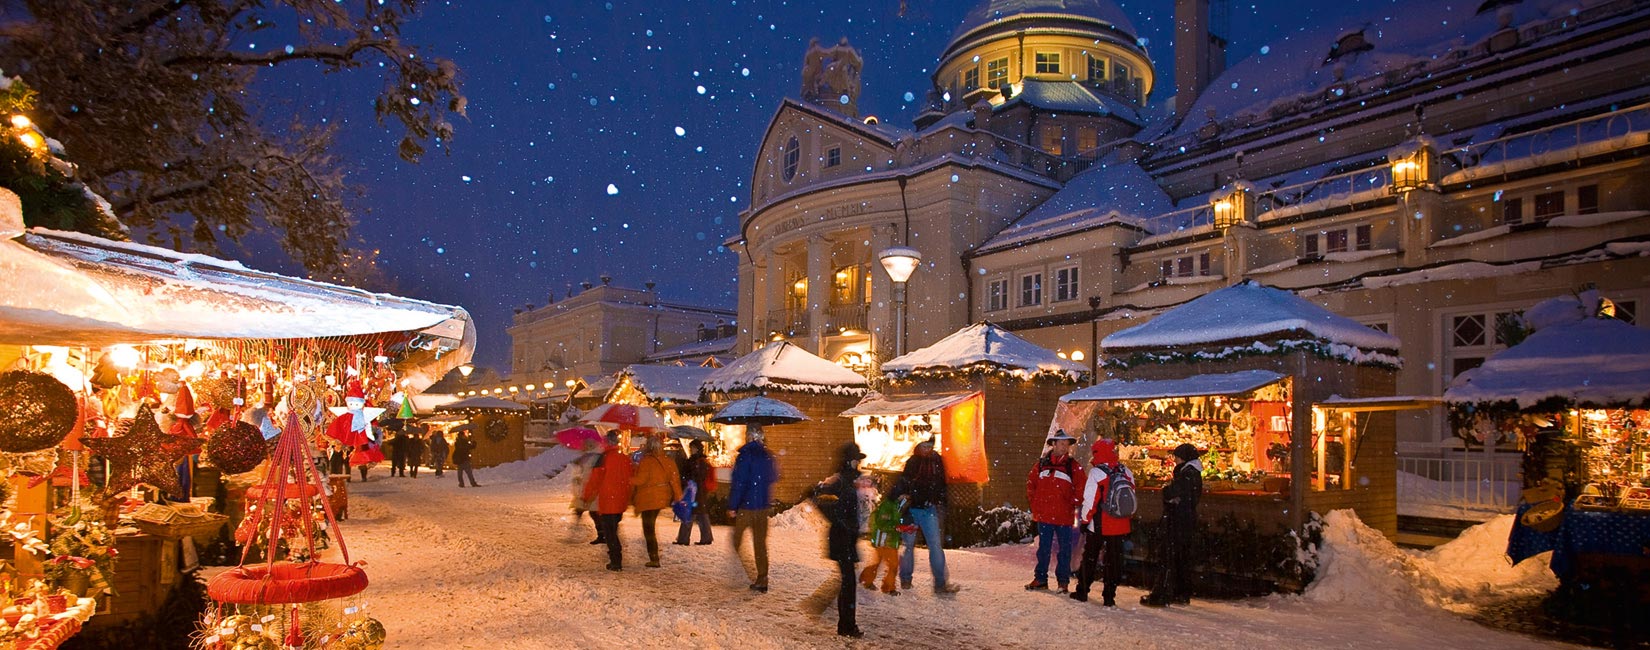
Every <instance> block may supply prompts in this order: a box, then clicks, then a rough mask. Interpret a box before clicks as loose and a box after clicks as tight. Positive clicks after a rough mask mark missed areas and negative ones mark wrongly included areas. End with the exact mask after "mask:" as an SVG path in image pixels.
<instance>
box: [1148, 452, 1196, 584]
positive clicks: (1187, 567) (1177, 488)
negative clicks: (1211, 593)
mask: <svg viewBox="0 0 1650 650" xmlns="http://www.w3.org/2000/svg"><path fill="white" fill-rule="evenodd" d="M1202 455H1203V452H1201V451H1198V449H1197V447H1193V446H1192V445H1191V443H1181V445H1180V446H1179V447H1175V448H1174V457H1175V460H1176V463H1175V467H1174V478H1173V479H1171V480H1170V481H1169V484H1168V485H1166V486H1164V487H1163V528H1164V535H1163V567H1162V571H1160V572H1159V573H1158V577H1157V584H1156V585H1155V586H1154V587H1153V588H1152V592H1151V593H1149V594H1146V595H1145V596H1143V597H1141V598H1140V604H1142V605H1145V606H1147V607H1163V606H1165V605H1171V604H1172V605H1185V604H1189V603H1191V601H1192V588H1191V568H1192V560H1193V558H1192V556H1191V551H1192V542H1193V539H1192V536H1193V534H1194V533H1195V531H1196V529H1197V502H1198V499H1199V498H1201V497H1202V496H1203V462H1202V461H1200V460H1198V457H1200V456H1202Z"/></svg>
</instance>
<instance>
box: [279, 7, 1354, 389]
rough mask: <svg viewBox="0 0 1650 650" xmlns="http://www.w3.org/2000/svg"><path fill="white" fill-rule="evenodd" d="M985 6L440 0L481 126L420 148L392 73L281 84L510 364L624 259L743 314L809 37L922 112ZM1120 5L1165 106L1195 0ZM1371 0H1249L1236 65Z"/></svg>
mask: <svg viewBox="0 0 1650 650" xmlns="http://www.w3.org/2000/svg"><path fill="white" fill-rule="evenodd" d="M972 4H973V3H972V2H941V1H939V0H909V6H908V8H907V9H906V11H905V15H904V16H900V15H899V13H900V9H901V7H900V5H901V3H900V2H899V0H843V1H840V2H816V1H813V0H808V1H802V2H771V1H750V0H738V1H734V0H720V1H715V2H713V1H699V0H686V1H678V0H668V1H661V0H614V1H612V2H605V1H579V2H519V1H512V0H490V1H477V0H464V1H463V2H450V3H446V4H432V5H430V6H428V7H427V8H425V10H424V13H423V15H422V16H420V17H419V18H417V19H416V20H414V21H413V22H412V23H411V24H410V25H409V26H408V28H407V30H406V38H407V40H408V41H409V42H412V43H416V44H418V45H419V46H421V47H422V48H423V51H424V52H425V53H427V54H429V55H432V56H441V57H447V58H451V59H453V60H455V61H456V62H457V63H458V64H459V66H460V67H461V68H462V70H463V75H462V77H463V81H464V91H465V94H466V95H467V96H468V97H469V120H468V121H467V122H465V121H459V122H458V123H457V127H458V133H457V135H456V137H455V139H454V142H452V143H451V144H452V146H451V150H450V152H445V151H440V150H434V149H432V151H431V152H430V153H429V154H427V155H426V157H425V159H424V161H423V162H422V163H419V164H409V163H405V162H402V161H401V160H399V159H398V158H396V156H395V146H394V144H395V140H396V138H398V137H399V133H398V132H393V131H390V130H386V129H382V128H378V127H377V126H376V125H375V124H373V116H372V108H371V101H372V97H373V95H374V94H375V93H376V91H377V89H378V86H379V82H378V80H377V79H375V78H372V77H370V76H369V75H370V73H368V72H367V71H356V72H352V73H345V74H339V75H330V76H321V75H318V74H314V73H313V71H310V72H308V73H306V74H302V75H299V74H292V75H291V76H288V73H286V72H283V73H282V74H281V76H280V77H270V79H272V80H274V81H272V83H279V84H280V90H279V93H280V94H281V95H282V96H284V97H289V98H290V101H291V102H292V104H291V107H292V108H293V110H294V111H295V112H298V113H300V114H302V115H306V116H308V117H310V118H311V119H316V120H319V119H327V120H331V121H340V120H341V121H344V122H345V123H346V124H347V125H348V127H349V128H346V129H345V130H344V131H345V133H344V134H343V137H342V141H341V145H342V148H341V149H342V150H341V151H340V153H342V154H343V155H344V156H345V157H346V158H347V159H348V162H349V164H350V168H351V174H350V180H351V181H352V182H354V183H356V184H359V185H361V186H362V187H363V188H364V190H365V193H364V195H363V196H361V197H359V198H357V199H355V200H354V205H355V208H356V211H357V215H358V218H359V220H360V226H359V229H358V235H359V236H360V237H361V238H362V239H364V240H365V242H366V243H367V245H368V246H369V247H372V248H378V249H380V250H381V251H382V252H381V258H380V263H381V265H382V266H383V268H384V271H385V272H386V273H387V274H388V275H389V277H390V280H391V281H392V282H393V284H394V287H393V290H394V291H395V292H397V293H399V294H401V295H406V296H411V297H417V298H422V299H426V300H432V301H436V302H441V303H447V304H456V305H461V306H463V307H464V308H466V309H468V310H469V311H470V313H471V314H472V315H473V316H474V317H475V319H476V321H477V325H478V327H479V330H480V337H481V340H480V346H479V349H478V352H477V363H478V364H480V365H489V366H492V367H495V368H497V369H498V370H499V371H500V372H501V373H504V372H508V360H509V338H508V337H507V336H506V334H505V332H504V328H505V327H506V326H507V325H508V324H509V320H510V316H511V313H512V310H513V309H514V308H519V307H521V306H523V305H525V304H526V303H533V304H535V305H543V304H545V297H546V295H547V293H548V292H552V291H553V292H554V293H555V295H556V296H557V298H558V299H559V298H562V297H565V296H566V295H567V290H568V288H569V287H570V286H576V285H577V284H578V283H579V282H580V281H590V282H597V281H598V280H597V277H598V276H600V275H602V274H603V273H606V274H610V275H612V276H613V277H614V282H615V284H620V285H625V286H631V287H638V288H639V287H641V286H642V284H643V283H644V282H647V281H650V280H651V281H656V282H658V283H659V289H660V292H661V294H662V296H663V298H664V299H665V300H667V301H677V302H686V303H696V304H704V305H714V306H723V307H728V308H732V307H733V306H734V305H735V304H736V302H737V298H736V293H735V291H736V286H735V285H736V280H735V265H736V261H737V260H736V258H735V256H734V255H733V254H732V253H731V252H725V251H722V250H719V243H720V242H721V241H722V240H723V239H724V238H725V237H726V236H727V235H728V234H730V233H732V232H735V231H736V230H737V227H738V213H739V212H740V211H741V210H744V209H745V208H747V207H748V204H749V191H748V188H747V184H748V182H749V175H750V172H751V165H752V161H753V156H754V154H755V149H756V147H757V146H758V144H759V139H760V138H761V136H762V133H763V130H764V129H765V128H766V126H767V123H768V121H769V120H770V119H771V118H772V117H773V114H774V111H775V110H776V108H777V106H778V104H779V102H780V100H781V99H782V98H784V97H787V96H795V95H796V93H797V88H798V86H799V84H800V78H801V75H800V70H801V62H802V55H803V52H804V51H805V49H806V47H807V43H808V40H809V38H810V37H816V36H817V37H819V38H820V40H821V42H822V43H823V44H825V45H830V44H832V43H835V42H836V40H837V39H838V38H840V37H842V36H847V37H848V39H849V41H850V42H851V43H852V44H853V45H854V46H855V47H857V48H858V49H859V50H860V53H861V55H862V56H863V57H864V59H865V65H866V70H865V72H864V75H863V83H864V90H863V92H862V94H861V99H860V107H861V113H862V114H869V115H877V116H878V117H880V118H882V119H883V121H884V122H886V123H892V124H897V125H900V126H904V127H909V126H910V120H911V118H912V117H914V116H915V114H916V111H917V110H918V108H919V106H918V103H920V102H921V101H922V100H923V97H924V94H925V93H926V91H927V89H928V87H929V83H930V82H929V74H930V73H931V70H932V65H933V64H934V63H935V57H937V56H938V55H939V53H940V51H941V49H942V48H943V47H944V46H945V44H946V42H947V41H948V40H949V39H950V36H951V34H952V31H953V30H954V29H955V28H956V26H957V25H958V24H959V23H960V22H961V21H962V18H963V15H964V14H965V13H966V12H967V10H968V8H969V7H970V6H971V5H972ZM1119 4H1120V5H1121V6H1122V7H1123V9H1124V10H1125V11H1127V12H1128V13H1129V15H1131V16H1132V17H1133V20H1134V23H1135V26H1136V28H1137V29H1138V30H1139V31H1140V34H1139V35H1140V36H1141V37H1142V38H1144V39H1146V46H1147V50H1148V52H1149V53H1150V54H1151V56H1152V58H1153V60H1154V61H1155V62H1156V63H1157V65H1158V68H1159V77H1158V89H1159V92H1158V93H1156V94H1155V95H1154V97H1153V103H1154V104H1158V103H1161V102H1162V100H1163V99H1164V98H1166V97H1168V96H1170V95H1171V94H1172V93H1173V90H1172V88H1173V79H1172V69H1173V64H1172V61H1173V59H1172V56H1173V55H1172V51H1171V49H1170V47H1169V46H1170V45H1171V43H1170V41H1171V40H1172V37H1173V34H1172V29H1173V2H1172V0H1124V1H1120V2H1119ZM1356 4H1358V3H1320V2H1315V1H1311V0H1266V1H1262V2H1256V3H1253V5H1250V4H1244V5H1241V6H1236V5H1235V6H1234V7H1233V9H1232V12H1231V33H1232V40H1233V45H1232V48H1231V49H1230V51H1231V52H1232V54H1233V56H1232V60H1233V61H1234V62H1235V61H1236V60H1238V59H1240V58H1243V57H1245V56H1247V55H1248V53H1250V52H1254V51H1255V50H1257V49H1258V48H1260V47H1261V46H1262V45H1264V44H1265V43H1266V42H1267V40H1268V39H1271V38H1276V37H1278V36H1279V35H1280V34H1283V33H1287V32H1292V31H1296V30H1298V29H1300V28H1301V27H1302V26H1303V25H1306V24H1308V23H1309V22H1310V21H1311V20H1313V19H1314V18H1321V17H1323V16H1324V15H1326V13H1327V12H1335V13H1336V14H1338V13H1342V12H1348V11H1350V10H1351V7H1352V6H1353V5H1356ZM1322 5H1329V6H1327V7H1325V6H1322ZM907 97H910V98H913V99H910V100H908V99H906V98H907ZM610 185H611V188H610ZM615 190H616V193H614V192H615ZM252 255H253V259H252V261H253V262H254V263H255V264H257V265H259V266H263V267H266V268H276V269H283V270H288V271H290V270H292V268H291V266H290V264H289V263H287V262H285V261H283V260H280V259H278V256H274V255H269V254H268V253H257V252H254V253H252ZM260 258H267V259H260Z"/></svg>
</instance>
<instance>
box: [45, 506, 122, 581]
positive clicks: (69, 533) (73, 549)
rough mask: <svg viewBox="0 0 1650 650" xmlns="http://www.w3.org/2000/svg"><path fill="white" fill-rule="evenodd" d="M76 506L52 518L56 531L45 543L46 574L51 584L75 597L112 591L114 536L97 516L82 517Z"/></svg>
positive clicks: (83, 514) (82, 514) (83, 515)
mask: <svg viewBox="0 0 1650 650" xmlns="http://www.w3.org/2000/svg"><path fill="white" fill-rule="evenodd" d="M85 514H86V513H83V512H82V511H81V510H80V508H79V507H75V508H73V509H72V510H71V511H70V512H69V514H68V516H66V517H64V518H63V519H60V520H57V521H53V522H52V523H53V528H54V530H55V531H56V532H55V533H54V534H53V535H52V541H51V543H50V544H48V545H47V548H48V552H49V556H50V557H49V559H47V560H46V562H45V569H46V577H47V578H48V580H49V581H50V582H51V584H53V585H55V586H58V587H63V588H65V589H68V590H69V591H70V592H72V593H74V594H75V595H76V596H84V595H88V594H90V595H93V596H96V595H97V594H100V593H104V592H107V593H110V594H113V593H115V589H114V586H113V585H111V584H110V583H109V581H110V580H111V579H112V578H113V577H114V565H115V536H114V534H113V533H111V532H110V531H109V527H108V526H106V525H104V523H103V520H102V519H101V518H100V517H95V516H94V517H88V516H85Z"/></svg>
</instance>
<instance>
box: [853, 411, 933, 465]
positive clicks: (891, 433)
mask: <svg viewBox="0 0 1650 650" xmlns="http://www.w3.org/2000/svg"><path fill="white" fill-rule="evenodd" d="M939 434H940V423H939V414H938V413H917V414H910V415H858V416H854V441H855V442H857V443H859V448H860V451H861V452H862V453H864V454H865V456H866V458H865V461H864V462H862V463H860V466H861V467H864V468H866V469H870V470H882V471H889V472H898V471H900V470H901V469H902V468H904V467H905V461H906V460H908V459H910V458H911V453H912V452H913V451H914V450H916V448H917V444H918V443H920V442H922V441H924V440H927V439H928V438H929V437H933V438H934V450H935V451H942V452H943V450H944V448H945V447H944V445H945V441H944V440H942V439H941V438H942V436H940V435H939Z"/></svg>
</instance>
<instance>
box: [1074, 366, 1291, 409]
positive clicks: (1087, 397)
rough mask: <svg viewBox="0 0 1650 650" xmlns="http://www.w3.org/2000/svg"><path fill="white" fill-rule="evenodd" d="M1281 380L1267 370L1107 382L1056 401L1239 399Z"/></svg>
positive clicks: (1280, 377)
mask: <svg viewBox="0 0 1650 650" xmlns="http://www.w3.org/2000/svg"><path fill="white" fill-rule="evenodd" d="M1282 380H1283V375H1282V374H1279V373H1276V372H1272V371H1270V370H1243V371H1239V372H1228V373H1220V374H1213V375H1195V376H1192V377H1187V378H1185V379H1153V380H1140V381H1131V380H1126V379H1110V380H1107V381H1103V382H1100V384H1098V385H1095V386H1090V387H1088V388H1084V389H1082V390H1079V391H1074V392H1071V393H1067V394H1065V395H1063V396H1061V397H1060V401H1062V402H1096V401H1107V400H1122V399H1129V400H1144V399H1162V398H1165V397H1197V396H1200V395H1242V394H1244V393H1247V392H1249V391H1252V390H1255V389H1256V388H1260V387H1261V386H1265V385H1267V384H1271V383H1275V382H1278V381H1282Z"/></svg>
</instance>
